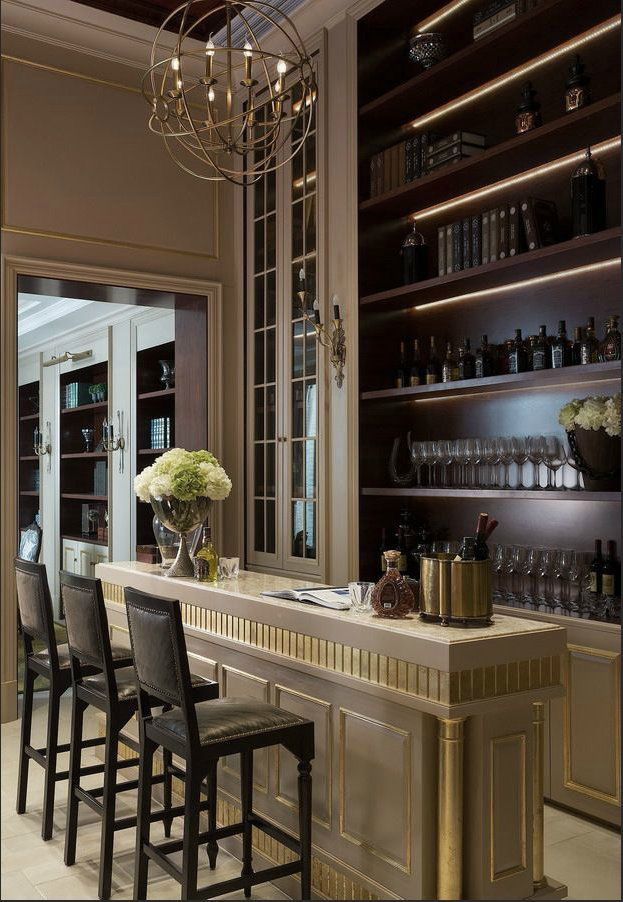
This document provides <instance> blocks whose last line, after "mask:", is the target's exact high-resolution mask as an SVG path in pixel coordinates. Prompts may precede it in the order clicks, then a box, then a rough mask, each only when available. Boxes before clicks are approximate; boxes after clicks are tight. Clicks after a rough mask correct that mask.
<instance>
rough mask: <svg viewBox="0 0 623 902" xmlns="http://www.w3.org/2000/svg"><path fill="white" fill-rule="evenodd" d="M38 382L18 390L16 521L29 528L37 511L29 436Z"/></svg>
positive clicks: (36, 416) (35, 418)
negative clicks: (17, 492) (17, 493)
mask: <svg viewBox="0 0 623 902" xmlns="http://www.w3.org/2000/svg"><path fill="white" fill-rule="evenodd" d="M39 403H40V386H39V382H38V381H37V382H28V383H26V384H24V385H20V386H19V390H18V416H19V423H18V433H17V440H18V456H19V469H18V491H19V496H18V520H19V528H20V529H23V528H24V527H25V526H29V525H30V524H31V523H32V522H33V521H34V519H35V517H36V515H37V513H38V511H39V479H40V473H41V468H40V464H39V458H38V457H37V455H36V454H35V453H34V451H33V438H34V436H33V434H34V430H35V427H36V426H37V425H38V422H39Z"/></svg>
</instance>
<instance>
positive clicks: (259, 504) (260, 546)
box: [253, 501, 264, 551]
mask: <svg viewBox="0 0 623 902" xmlns="http://www.w3.org/2000/svg"><path fill="white" fill-rule="evenodd" d="M254 512H255V515H254V518H253V527H254V530H253V531H254V534H255V542H254V548H255V550H256V551H264V502H263V501H256V502H255V504H254Z"/></svg>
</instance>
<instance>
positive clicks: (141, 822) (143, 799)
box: [133, 725, 156, 899]
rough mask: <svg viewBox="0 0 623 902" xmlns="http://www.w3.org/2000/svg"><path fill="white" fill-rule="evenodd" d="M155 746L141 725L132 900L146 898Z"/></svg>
mask: <svg viewBox="0 0 623 902" xmlns="http://www.w3.org/2000/svg"><path fill="white" fill-rule="evenodd" d="M155 750H156V744H155V743H154V742H152V741H151V739H147V737H146V736H145V735H144V730H143V726H142V725H141V749H140V761H139V772H138V811H137V822H136V852H135V855H134V896H133V898H134V899H146V898H147V867H148V865H149V859H148V857H147V855H146V854H145V851H144V847H145V844H146V843H148V842H149V828H150V820H149V818H150V815H151V778H152V774H153V767H154V752H155Z"/></svg>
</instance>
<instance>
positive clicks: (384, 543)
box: [379, 526, 389, 573]
mask: <svg viewBox="0 0 623 902" xmlns="http://www.w3.org/2000/svg"><path fill="white" fill-rule="evenodd" d="M388 550H389V545H388V544H387V528H386V527H385V526H384V527H383V528H382V529H381V546H380V548H379V562H380V565H381V570H380V572H381V573H385V566H386V564H385V552H386V551H388Z"/></svg>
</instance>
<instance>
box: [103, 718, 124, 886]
mask: <svg viewBox="0 0 623 902" xmlns="http://www.w3.org/2000/svg"><path fill="white" fill-rule="evenodd" d="M118 752H119V731H118V724H117V723H116V721H115V719H114V718H113V716H112V714H110V713H109V714H108V716H107V718H106V752H105V758H104V794H103V796H102V808H103V814H102V839H101V844H100V876H99V897H100V899H109V898H110V889H111V883H112V874H111V871H112V853H113V843H114V839H115V801H116V796H117V755H118Z"/></svg>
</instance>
